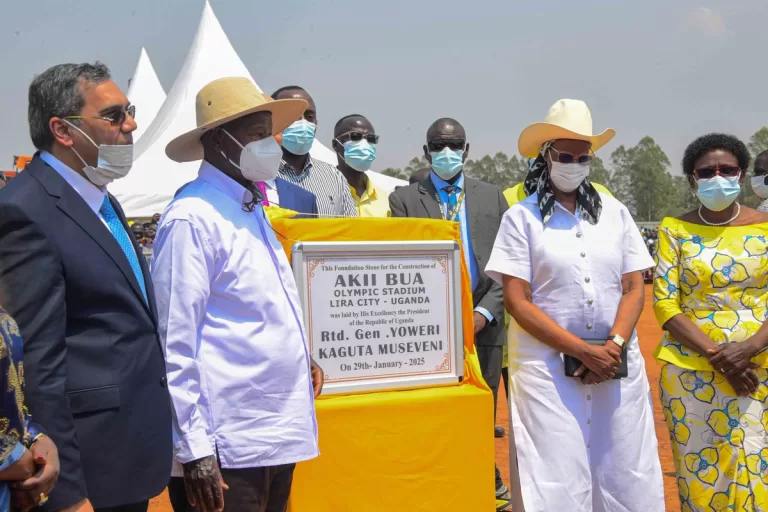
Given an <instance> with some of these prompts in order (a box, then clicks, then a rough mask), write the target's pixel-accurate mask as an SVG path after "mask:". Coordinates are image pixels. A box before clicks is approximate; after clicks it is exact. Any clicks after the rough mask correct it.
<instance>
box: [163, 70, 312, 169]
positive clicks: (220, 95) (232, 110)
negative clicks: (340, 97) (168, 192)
mask: <svg viewBox="0 0 768 512" xmlns="http://www.w3.org/2000/svg"><path fill="white" fill-rule="evenodd" d="M307 106H308V104H307V102H306V101H304V100H300V99H287V100H273V99H272V98H270V97H269V96H267V95H266V94H264V93H262V92H261V91H260V90H259V89H258V88H257V87H256V84H254V83H253V82H252V81H251V80H250V79H248V78H243V77H231V78H219V79H218V80H214V81H213V82H211V83H209V84H208V85H206V86H205V87H203V88H202V89H200V92H199V93H197V98H196V99H195V112H196V114H197V128H195V129H194V130H191V131H189V132H187V133H185V134H184V135H180V136H179V137H176V138H175V139H173V140H172V141H171V142H169V143H168V145H167V146H166V147H165V154H166V155H168V158H170V159H171V160H175V161H176V162H192V161H194V160H202V158H203V143H202V142H200V137H202V136H203V134H204V133H205V132H207V131H208V130H211V129H213V128H216V127H217V126H221V125H223V124H227V123H228V122H230V121H234V120H235V119H238V118H240V117H244V116H247V115H249V114H253V113H255V112H272V135H276V134H278V133H280V132H282V131H283V130H284V129H285V128H287V127H288V126H289V125H291V124H292V123H293V122H294V121H296V120H298V119H299V118H301V115H302V114H303V113H304V111H305V110H306V109H307Z"/></svg>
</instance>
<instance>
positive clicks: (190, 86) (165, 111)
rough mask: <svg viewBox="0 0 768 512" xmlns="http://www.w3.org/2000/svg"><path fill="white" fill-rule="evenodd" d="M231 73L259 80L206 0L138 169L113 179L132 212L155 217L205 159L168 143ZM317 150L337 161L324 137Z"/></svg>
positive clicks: (140, 150) (140, 146) (388, 181)
mask: <svg viewBox="0 0 768 512" xmlns="http://www.w3.org/2000/svg"><path fill="white" fill-rule="evenodd" d="M227 76H242V77H247V78H250V79H251V80H253V77H251V74H250V73H249V72H248V69H247V68H246V67H245V64H243V61H242V60H240V57H239V56H238V55H237V52H236V51H235V49H234V48H233V47H232V44H231V43H230V42H229V39H228V38H227V35H226V34H225V33H224V30H223V29H222V27H221V24H220V23H219V20H218V19H216V15H215V14H214V13H213V9H212V8H211V6H210V4H209V3H208V0H206V2H205V6H204V8H203V15H202V17H201V19H200V25H199V26H198V29H197V33H196V34H195V38H194V40H193V42H192V46H191V47H190V49H189V52H188V53H187V57H186V60H185V61H184V65H183V66H182V68H181V71H180V72H179V75H178V76H177V77H176V81H175V82H174V83H173V87H171V90H170V92H169V93H168V97H167V98H166V100H165V102H164V103H163V106H162V107H161V108H160V111H159V112H158V113H157V116H156V117H155V119H154V120H153V121H152V123H151V124H150V125H149V127H148V128H147V129H146V131H145V132H144V134H143V135H142V137H141V138H140V139H138V140H137V142H136V145H135V148H134V164H133V169H132V170H131V172H130V174H129V175H128V176H127V177H126V178H124V179H121V180H117V181H115V182H114V183H113V184H112V185H110V192H112V193H113V194H114V195H115V196H116V197H117V198H118V199H119V200H120V204H121V205H122V207H123V209H124V210H125V213H126V215H127V216H128V217H150V216H152V215H153V214H155V213H160V212H162V211H163V210H164V209H165V207H166V206H167V205H168V203H170V202H171V200H172V199H173V196H174V195H175V193H176V191H177V190H178V189H179V188H180V187H181V186H182V185H184V184H185V183H188V182H190V181H192V180H193V179H195V177H196V176H197V170H198V168H199V167H200V164H199V162H187V163H183V164H180V163H176V162H173V161H172V160H170V159H169V158H168V157H167V156H166V155H165V146H166V145H167V144H168V142H170V141H171V140H173V139H174V138H175V137H177V136H179V135H181V134H182V133H186V132H188V131H189V130H192V129H194V128H195V126H196V121H195V96H196V95H197V93H198V91H199V90H200V89H202V87H203V86H204V85H206V84H207V83H209V82H211V81H213V80H216V79H218V78H222V77H227ZM254 83H256V82H255V81H254ZM257 87H258V84H257ZM259 90H261V88H259ZM137 115H138V114H137ZM312 155H313V157H315V158H317V159H319V160H323V161H327V162H329V163H331V164H333V165H335V164H336V155H335V154H334V153H333V151H331V150H330V149H328V148H327V147H325V146H323V145H322V144H320V143H319V142H315V144H314V145H313V147H312ZM368 175H369V176H371V179H372V180H373V182H374V183H376V184H379V186H380V187H381V188H383V189H385V190H393V189H394V187H395V185H394V184H393V182H392V180H394V178H389V177H388V176H384V175H382V174H378V173H371V172H369V173H368ZM397 182H398V184H399V183H400V182H402V181H401V180H397ZM402 183H403V184H405V183H406V182H402Z"/></svg>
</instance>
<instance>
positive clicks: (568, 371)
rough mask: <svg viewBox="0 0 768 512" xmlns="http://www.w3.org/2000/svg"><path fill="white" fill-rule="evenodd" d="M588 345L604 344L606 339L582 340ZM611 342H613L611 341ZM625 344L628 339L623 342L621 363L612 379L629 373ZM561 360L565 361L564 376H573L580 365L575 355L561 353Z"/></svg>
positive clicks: (623, 376) (620, 377)
mask: <svg viewBox="0 0 768 512" xmlns="http://www.w3.org/2000/svg"><path fill="white" fill-rule="evenodd" d="M584 341H586V342H587V343H589V344H590V345H605V343H606V341H607V340H584ZM611 343H613V342H611ZM627 345H629V341H627V342H626V343H625V344H624V347H623V348H622V349H621V364H620V365H619V369H618V370H616V375H615V376H614V377H613V378H614V379H623V378H625V377H627V376H628V375H629V370H627ZM563 360H564V362H565V376H566V377H573V374H574V373H576V370H578V369H579V367H581V365H582V363H581V361H579V360H578V359H576V358H575V357H572V356H569V355H568V354H563Z"/></svg>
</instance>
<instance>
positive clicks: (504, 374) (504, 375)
mask: <svg viewBox="0 0 768 512" xmlns="http://www.w3.org/2000/svg"><path fill="white" fill-rule="evenodd" d="M501 380H502V382H504V396H506V397H507V399H509V366H505V367H504V368H502V369H501ZM510 428H511V427H510Z"/></svg>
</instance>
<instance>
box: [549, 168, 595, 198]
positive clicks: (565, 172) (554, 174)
mask: <svg viewBox="0 0 768 512" xmlns="http://www.w3.org/2000/svg"><path fill="white" fill-rule="evenodd" d="M587 176H589V165H582V164H561V163H560V162H552V166H551V167H550V169H549V177H550V178H551V179H552V183H554V184H555V186H556V187H557V188H558V189H559V190H561V191H563V192H573V191H574V190H576V189H577V188H579V185H581V183H582V182H583V181H584V180H585V179H587Z"/></svg>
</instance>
